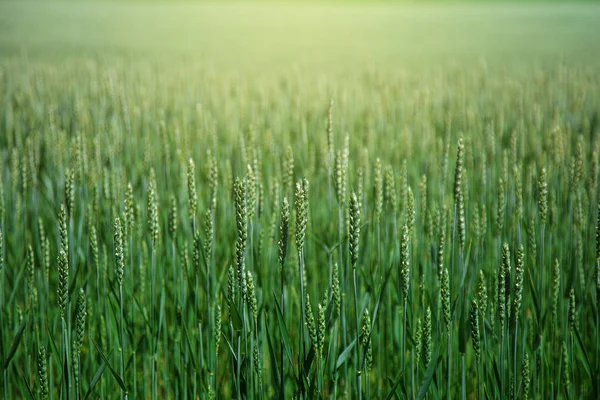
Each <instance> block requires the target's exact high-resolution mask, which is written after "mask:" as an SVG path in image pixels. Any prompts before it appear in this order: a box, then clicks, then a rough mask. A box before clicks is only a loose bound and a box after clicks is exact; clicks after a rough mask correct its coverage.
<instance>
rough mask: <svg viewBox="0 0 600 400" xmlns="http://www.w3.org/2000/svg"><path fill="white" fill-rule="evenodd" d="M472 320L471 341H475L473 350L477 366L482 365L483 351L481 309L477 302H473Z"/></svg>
mask: <svg viewBox="0 0 600 400" xmlns="http://www.w3.org/2000/svg"><path fill="white" fill-rule="evenodd" d="M470 319H471V339H472V341H473V350H474V351H475V358H476V360H477V364H480V363H481V350H480V347H479V338H480V336H479V335H480V332H479V309H478V307H477V301H476V300H473V301H472V302H471V311H470Z"/></svg>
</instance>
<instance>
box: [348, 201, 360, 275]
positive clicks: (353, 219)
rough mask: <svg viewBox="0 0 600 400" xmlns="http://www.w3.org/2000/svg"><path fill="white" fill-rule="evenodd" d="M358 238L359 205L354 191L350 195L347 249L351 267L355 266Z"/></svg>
mask: <svg viewBox="0 0 600 400" xmlns="http://www.w3.org/2000/svg"><path fill="white" fill-rule="evenodd" d="M359 240H360V207H359V205H358V198H357V197H356V193H354V192H353V193H352V195H351V196H350V235H349V246H348V247H349V250H350V263H351V265H352V267H353V268H356V266H357V263H358V244H359Z"/></svg>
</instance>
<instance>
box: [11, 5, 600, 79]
mask: <svg viewBox="0 0 600 400" xmlns="http://www.w3.org/2000/svg"><path fill="white" fill-rule="evenodd" d="M598 37H600V5H598V4H592V3H579V4H571V3H567V2H564V3H560V2H549V3H539V2H535V1H534V2H526V3H524V4H515V3H503V2H497V1H490V2H483V3H474V2H458V3H449V4H446V3H441V2H425V3H424V4H415V3H413V2H405V1H400V2H398V3H395V4H394V3H392V2H389V1H387V2H386V1H384V2H378V3H376V4H369V3H364V2H350V3H349V4H341V3H340V2H332V3H325V4H316V3H314V2H309V3H308V4H298V3H294V2H283V3H273V2H253V3H248V4H246V3H244V4H242V3H236V2H229V1H228V2H225V3H222V4H214V3H205V2H202V3H198V4H195V3H193V2H186V1H183V2H179V3H175V4H171V3H164V2H161V1H156V2H155V1H150V2H141V1H135V0H134V1H129V2H125V3H113V2H106V1H99V2H77V3H74V2H69V1H67V2H3V3H1V4H0V58H7V57H10V58H14V57H26V58H27V60H28V61H35V60H38V59H40V60H54V61H61V60H65V59H69V58H81V57H84V58H85V57H92V58H94V57H113V56H116V58H124V59H128V60H137V59H139V60H143V59H149V60H152V61H156V62H158V63H166V64H168V63H170V62H172V61H174V60H178V61H179V60H181V61H187V62H189V63H198V64H202V65H204V66H210V67H212V68H215V69H218V70H220V71H223V72H231V73H234V74H237V73H240V74H245V73H254V72H260V73H271V72H282V71H289V70H293V69H300V70H303V71H307V72H311V71H312V72H323V73H337V72H344V71H346V72H347V71H358V70H368V69H369V68H377V69H379V70H381V69H382V68H383V69H393V70H396V69H400V70H408V71H411V70H413V71H420V70H429V69H435V68H436V67H438V66H441V65H443V66H448V65H453V64H457V65H475V64H478V63H480V62H481V61H482V60H483V61H485V63H486V64H487V65H488V67H490V68H519V67H523V66H527V67H531V66H533V67H536V66H538V65H546V64H548V62H557V61H560V60H561V59H568V60H569V63H571V64H575V65H587V66H597V65H598V61H599V58H598V57H597V55H596V54H595V53H596V52H597V50H598V46H597V43H598V39H597V38H598Z"/></svg>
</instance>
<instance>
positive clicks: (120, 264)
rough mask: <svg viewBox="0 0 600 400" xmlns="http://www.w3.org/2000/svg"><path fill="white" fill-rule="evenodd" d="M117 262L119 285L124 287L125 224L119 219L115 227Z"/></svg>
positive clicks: (116, 219)
mask: <svg viewBox="0 0 600 400" xmlns="http://www.w3.org/2000/svg"><path fill="white" fill-rule="evenodd" d="M114 246H115V262H116V273H117V285H118V286H123V274H124V271H125V255H124V252H123V224H122V223H121V219H120V218H119V217H117V218H115V225H114Z"/></svg>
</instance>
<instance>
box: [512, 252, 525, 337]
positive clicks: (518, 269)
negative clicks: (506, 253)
mask: <svg viewBox="0 0 600 400" xmlns="http://www.w3.org/2000/svg"><path fill="white" fill-rule="evenodd" d="M524 260H525V251H524V250H523V245H519V247H518V248H517V262H516V265H515V287H514V290H513V293H514V296H513V312H512V315H513V320H514V323H515V325H517V324H518V323H519V312H520V310H521V303H522V301H523V276H524V274H525V269H524V266H523V263H524Z"/></svg>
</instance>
